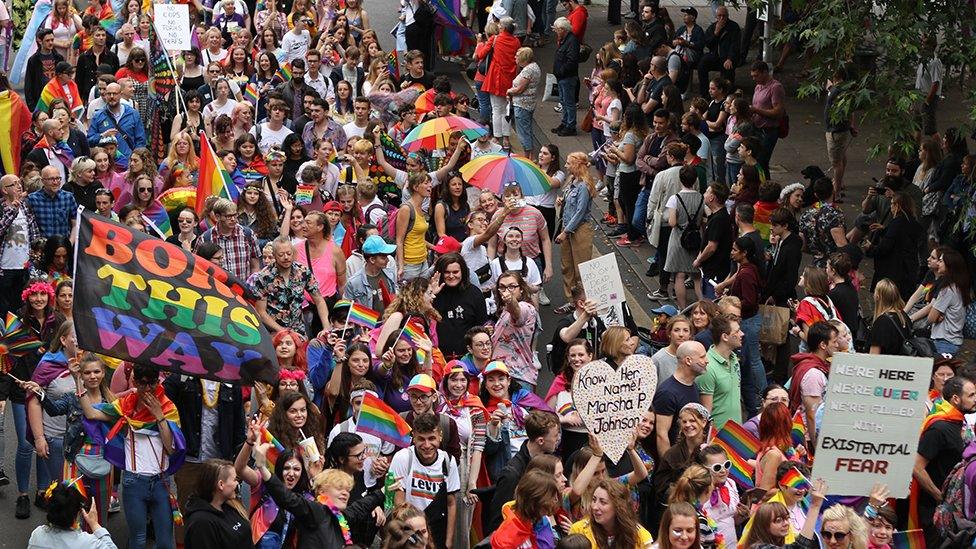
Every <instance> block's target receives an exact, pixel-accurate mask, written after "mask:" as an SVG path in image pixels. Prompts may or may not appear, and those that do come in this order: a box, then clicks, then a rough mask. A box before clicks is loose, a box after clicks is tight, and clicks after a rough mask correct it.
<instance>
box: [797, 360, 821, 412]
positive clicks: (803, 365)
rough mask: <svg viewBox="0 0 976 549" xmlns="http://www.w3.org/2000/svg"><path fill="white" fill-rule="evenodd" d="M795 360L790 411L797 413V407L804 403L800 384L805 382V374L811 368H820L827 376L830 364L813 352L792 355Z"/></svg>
mask: <svg viewBox="0 0 976 549" xmlns="http://www.w3.org/2000/svg"><path fill="white" fill-rule="evenodd" d="M790 360H791V361H793V382H792V383H791V384H790V413H791V414H795V413H796V409H797V408H799V407H800V405H801V404H803V394H802V392H801V390H800V385H802V384H803V376H805V375H807V372H809V371H810V370H820V371H821V372H823V374H824V375H825V376H829V375H830V364H828V363H827V361H826V360H824V359H822V358H820V357H819V356H817V355H815V354H813V353H797V354H795V355H793V356H791V357H790Z"/></svg>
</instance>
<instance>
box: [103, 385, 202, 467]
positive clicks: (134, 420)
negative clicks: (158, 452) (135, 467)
mask: <svg viewBox="0 0 976 549" xmlns="http://www.w3.org/2000/svg"><path fill="white" fill-rule="evenodd" d="M153 394H154V396H155V397H156V398H157V399H158V400H159V403H160V404H161V405H162V408H163V421H165V422H166V423H167V425H168V426H169V430H170V432H171V433H173V446H174V448H173V453H171V454H169V455H168V456H167V459H168V463H167V464H166V469H165V471H163V474H165V475H172V474H173V473H175V472H176V471H177V470H178V469H179V468H180V467H182V466H183V462H184V461H185V459H186V439H185V438H184V437H183V431H181V430H180V413H179V411H178V410H177V409H176V405H175V404H173V401H172V400H170V399H169V397H167V396H166V392H165V391H164V390H163V386H162V384H157V385H156V389H155V390H154V393H153ZM139 398H140V396H139V393H138V392H132V393H129V394H127V395H125V396H123V397H121V398H117V399H115V401H113V402H101V403H98V404H95V405H94V407H95V409H96V410H98V411H100V412H102V413H103V414H105V415H106V416H108V417H109V419H110V422H109V423H105V422H101V421H92V420H88V419H85V420H84V426H85V432H86V433H87V434H88V435H89V436H90V437H92V439H93V441H94V442H95V443H96V444H101V445H102V446H103V447H104V448H105V459H106V460H107V461H108V462H109V463H111V464H112V465H115V466H116V467H118V468H120V469H125V452H126V448H127V445H126V439H127V438H128V435H129V433H130V432H135V433H141V434H146V435H149V436H155V437H158V436H159V424H158V423H157V422H156V418H154V417H153V415H152V413H150V412H149V410H148V409H147V408H146V407H145V406H142V405H141V404H140V403H139Z"/></svg>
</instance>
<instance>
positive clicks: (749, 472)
mask: <svg viewBox="0 0 976 549" xmlns="http://www.w3.org/2000/svg"><path fill="white" fill-rule="evenodd" d="M714 442H715V444H718V445H719V446H721V447H722V448H723V449H724V450H725V452H726V453H727V454H728V455H729V460H730V461H731V462H732V470H731V471H729V474H730V475H731V476H732V479H733V480H735V481H736V482H737V483H738V484H739V486H742V487H743V488H745V489H747V490H748V489H750V488H755V483H754V482H753V473H754V467H753V466H752V465H751V464H750V463H749V460H750V459H755V458H756V454H758V453H759V441H758V440H756V437H754V436H752V433H750V432H749V431H746V430H745V428H743V427H742V425H739V424H738V423H736V422H735V421H733V420H731V419H730V420H729V421H727V422H725V425H724V426H723V427H722V428H721V429H720V430H719V432H718V434H717V435H715V441H714Z"/></svg>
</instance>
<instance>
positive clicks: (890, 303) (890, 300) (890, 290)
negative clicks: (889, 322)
mask: <svg viewBox="0 0 976 549" xmlns="http://www.w3.org/2000/svg"><path fill="white" fill-rule="evenodd" d="M904 309H905V301H904V300H903V299H902V298H901V293H900V292H899V291H898V287H897V286H895V283H894V282H892V281H891V279H890V278H882V279H881V280H879V281H878V284H877V285H876V286H875V287H874V318H873V319H872V320H874V321H877V320H878V318H879V317H881V315H883V314H886V313H895V314H896V315H897V316H898V317H899V318H900V319H904V316H905V313H904Z"/></svg>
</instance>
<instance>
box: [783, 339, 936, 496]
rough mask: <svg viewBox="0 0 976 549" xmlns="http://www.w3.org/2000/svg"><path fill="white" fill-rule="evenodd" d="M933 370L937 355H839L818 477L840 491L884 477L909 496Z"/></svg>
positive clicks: (858, 489) (855, 491) (861, 489)
mask: <svg viewBox="0 0 976 549" xmlns="http://www.w3.org/2000/svg"><path fill="white" fill-rule="evenodd" d="M931 373H932V359H931V358H914V357H902V356H886V355H867V354H851V353H837V354H835V355H834V359H833V363H832V364H831V366H830V377H829V378H828V380H827V394H826V396H825V404H824V406H825V409H824V416H823V423H822V426H821V430H820V432H819V433H818V434H817V453H816V459H814V462H813V475H812V477H813V478H822V479H824V480H825V481H827V485H828V486H830V493H831V494H836V495H839V496H866V495H867V494H869V493H871V487H872V486H874V484H875V483H878V482H881V483H884V484H887V485H888V489H889V491H890V492H891V497H893V498H904V497H908V486H909V482H910V481H911V479H912V467H913V466H914V464H915V453H916V451H917V450H918V433H919V429H920V428H921V427H922V421H923V420H924V419H925V415H926V407H925V401H926V398H927V397H928V388H929V377H930V375H931ZM794 383H799V380H794Z"/></svg>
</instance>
